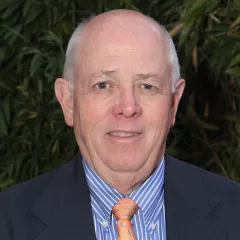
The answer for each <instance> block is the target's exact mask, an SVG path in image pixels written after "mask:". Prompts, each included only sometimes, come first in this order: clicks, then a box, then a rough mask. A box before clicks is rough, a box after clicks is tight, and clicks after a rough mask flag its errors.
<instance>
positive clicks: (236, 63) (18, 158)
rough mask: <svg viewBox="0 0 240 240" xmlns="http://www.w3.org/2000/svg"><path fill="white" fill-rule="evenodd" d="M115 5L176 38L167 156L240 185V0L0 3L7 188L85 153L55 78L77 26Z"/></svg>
mask: <svg viewBox="0 0 240 240" xmlns="http://www.w3.org/2000/svg"><path fill="white" fill-rule="evenodd" d="M118 8H126V9H133V10H136V11H140V12H142V13H144V14H146V15H149V16H151V17H153V18H155V19H156V20H157V21H159V22H160V23H161V24H162V25H164V26H165V27H166V28H167V30H168V31H169V32H170V34H171V36H172V37H173V40H174V42H175V44H176V48H177V52H178V56H179V60H180V65H181V74H182V76H183V78H185V79H186V83H187V86H186V90H185V93H184V96H183V99H182V101H181V104H180V109H179V112H178V118H177V121H176V125H175V127H174V128H173V129H172V130H171V133H170V136H169V138H168V145H167V147H168V150H167V151H168V153H169V154H172V155H173V156H175V157H177V158H179V159H182V160H184V161H186V162H190V163H193V164H195V165H198V166H201V167H203V168H205V169H208V170H211V171H213V172H216V173H218V174H221V175H224V176H226V177H229V178H231V179H233V180H235V181H239V182H240V0H132V1H131V0H32V1H31V0H0V189H2V188H6V187H9V186H12V185H14V184H16V183H19V182H22V181H25V180H27V179H31V178H33V177H35V176H37V175H39V174H42V173H43V172H46V171H49V170H51V169H52V168H55V167H57V166H59V165H62V164H63V163H65V162H67V161H69V160H71V158H72V157H73V156H74V154H75V153H76V151H78V148H77V144H76V142H75V140H74V136H73V131H72V129H71V128H68V127H67V126H66V125H65V122H64V119H63V115H62V111H61V109H60V105H59V104H58V103H57V101H56V98H55V96H54V91H53V84H54V81H55V79H56V78H57V77H60V76H61V75H62V70H63V62H64V54H65V50H66V46H67V42H68V40H69V38H70V36H71V33H72V32H73V30H74V28H75V27H76V26H77V25H78V23H79V22H80V21H82V20H83V19H84V18H86V17H89V16H91V15H96V14H99V13H101V12H105V11H108V10H111V9H118Z"/></svg>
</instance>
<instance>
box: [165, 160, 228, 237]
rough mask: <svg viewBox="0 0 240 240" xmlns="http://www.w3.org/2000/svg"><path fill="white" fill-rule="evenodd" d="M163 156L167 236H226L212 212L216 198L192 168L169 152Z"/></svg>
mask: <svg viewBox="0 0 240 240" xmlns="http://www.w3.org/2000/svg"><path fill="white" fill-rule="evenodd" d="M165 159H166V171H165V182H164V192H165V193H164V194H165V209H166V228H167V229H166V232H167V240H192V239H194V240H203V239H204V240H213V239H218V240H226V239H227V231H226V229H224V226H222V225H221V223H220V221H219V219H216V218H215V217H214V213H213V212H214V211H216V210H219V209H218V207H219V204H220V203H219V200H218V199H216V198H215V197H214V196H211V194H209V192H208V191H207V189H205V188H203V186H201V182H200V181H201V179H196V176H195V174H194V170H195V168H194V167H189V166H186V165H188V164H186V163H182V162H180V161H178V160H176V159H173V158H171V157H169V156H166V157H165ZM184 165H185V166H184ZM189 168H190V169H189ZM186 169H189V170H186ZM195 171H196V170H195Z"/></svg>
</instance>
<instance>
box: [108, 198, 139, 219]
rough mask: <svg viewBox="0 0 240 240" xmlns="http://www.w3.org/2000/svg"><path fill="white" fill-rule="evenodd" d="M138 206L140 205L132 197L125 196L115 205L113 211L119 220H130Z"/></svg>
mask: <svg viewBox="0 0 240 240" xmlns="http://www.w3.org/2000/svg"><path fill="white" fill-rule="evenodd" d="M138 208H139V207H138V205H137V204H136V203H135V202H134V201H133V200H132V199H131V198H128V197H123V198H121V199H120V200H119V201H118V202H117V203H116V204H115V205H114V206H113V208H112V213H113V215H114V216H115V218H116V219H117V220H118V219H128V220H130V219H131V217H132V216H133V214H134V213H135V212H136V211H137V210H138Z"/></svg>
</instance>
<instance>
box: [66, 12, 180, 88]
mask: <svg viewBox="0 0 240 240" xmlns="http://www.w3.org/2000/svg"><path fill="white" fill-rule="evenodd" d="M104 35H105V36H106V37H105V39H104V41H106V42H105V44H108V41H111V40H113V38H114V36H116V37H117V38H118V39H119V41H122V42H124V41H130V38H131V37H132V39H133V41H137V40H138V39H141V38H142V37H143V36H149V37H152V38H155V39H156V40H157V38H158V39H159V40H160V41H159V44H162V46H161V47H162V48H167V51H166V53H167V55H166V62H167V63H168V64H169V66H170V69H169V71H170V72H171V81H172V91H174V90H175V87H174V84H175V82H176V81H177V80H178V79H179V78H180V70H179V63H178V58H177V54H176V50H175V46H174V44H173V41H172V39H171V37H170V35H169V33H168V32H167V31H166V29H165V28H164V27H163V26H161V25H160V24H159V23H158V22H156V21H155V20H154V19H152V18H150V17H147V16H145V15H143V14H142V13H139V12H136V11H132V10H112V11H109V12H105V13H102V14H100V15H98V16H95V17H90V18H88V19H87V20H85V21H83V22H82V23H80V24H79V26H78V27H77V28H76V29H75V31H74V33H73V34H72V37H71V39H70V41H69V44H68V48H67V52H66V61H65V64H64V73H63V75H64V78H65V79H67V80H69V81H70V83H71V86H73V83H74V81H75V79H76V78H77V76H78V72H79V71H78V65H79V64H80V63H81V60H82V57H83V56H82V50H84V49H86V47H87V46H88V47H91V46H94V45H95V43H96V40H97V39H99V38H100V36H104ZM164 42H165V43H164ZM163 43H164V44H163ZM143 47H144V46H143Z"/></svg>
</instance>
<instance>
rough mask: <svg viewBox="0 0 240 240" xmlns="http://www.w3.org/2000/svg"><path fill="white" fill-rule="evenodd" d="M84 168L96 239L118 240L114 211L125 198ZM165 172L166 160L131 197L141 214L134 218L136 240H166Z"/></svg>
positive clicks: (89, 168)
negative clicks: (117, 203)
mask: <svg viewBox="0 0 240 240" xmlns="http://www.w3.org/2000/svg"><path fill="white" fill-rule="evenodd" d="M83 166H84V170H85V174H86V179H87V183H88V187H89V190H90V197H91V206H92V213H93V220H94V226H95V233H96V236H97V239H98V240H115V239H116V219H115V217H114V216H113V215H112V213H111V210H112V207H113V206H114V205H115V204H116V202H117V201H118V200H119V199H120V198H122V197H123V196H124V195H123V194H121V193H119V192H118V191H117V190H115V189H114V188H112V187H111V186H109V185H108V184H106V183H105V182H104V181H103V180H102V179H101V178H100V177H99V176H98V175H97V174H96V173H95V172H94V171H93V170H92V169H91V167H90V166H89V165H88V164H87V162H86V161H83ZM164 169H165V163H164V158H163V159H162V161H161V162H160V164H159V165H158V167H157V168H156V169H155V171H154V172H153V174H152V175H151V176H150V177H149V178H148V179H147V180H146V181H145V182H144V183H143V184H141V185H140V186H139V187H138V188H136V189H135V190H134V191H133V192H132V193H131V194H129V195H128V197H130V198H131V199H132V200H134V201H135V202H136V203H137V204H138V206H139V209H138V211H137V212H136V213H135V214H134V215H133V217H132V225H133V230H134V233H135V236H136V239H137V240H166V223H165V207H164V189H163V182H164Z"/></svg>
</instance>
